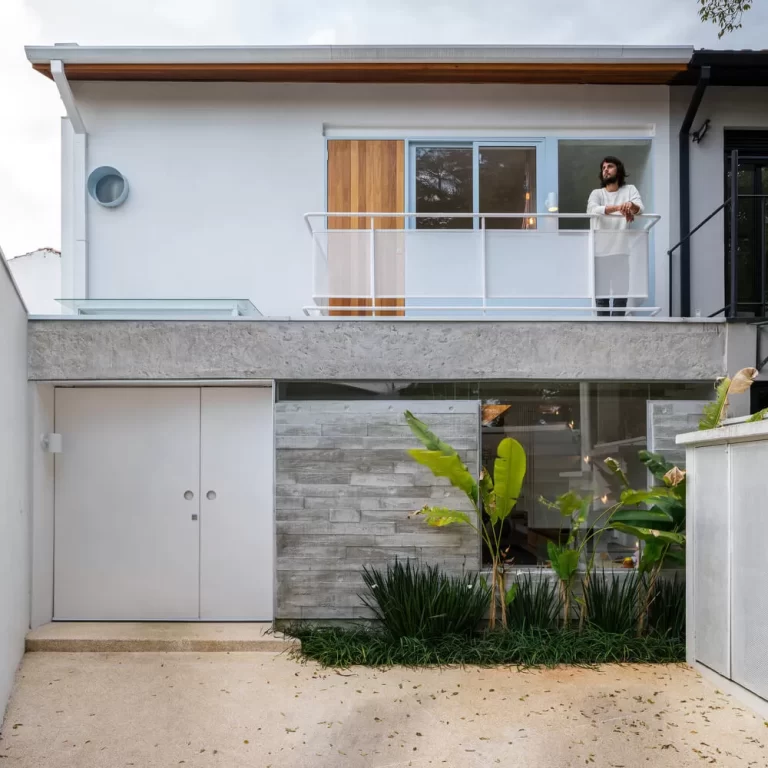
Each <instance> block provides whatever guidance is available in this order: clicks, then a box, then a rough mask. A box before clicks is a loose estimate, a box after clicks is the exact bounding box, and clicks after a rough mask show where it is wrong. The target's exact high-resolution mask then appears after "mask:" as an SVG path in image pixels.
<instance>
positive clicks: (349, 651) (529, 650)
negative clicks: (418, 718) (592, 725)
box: [285, 603, 685, 668]
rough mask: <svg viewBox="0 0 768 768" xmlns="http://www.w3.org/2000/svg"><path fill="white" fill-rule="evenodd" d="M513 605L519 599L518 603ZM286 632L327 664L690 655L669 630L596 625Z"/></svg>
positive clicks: (645, 659) (536, 662)
mask: <svg viewBox="0 0 768 768" xmlns="http://www.w3.org/2000/svg"><path fill="white" fill-rule="evenodd" d="M513 604H514V603H513ZM285 633H286V634H287V635H289V636H291V637H295V638H298V639H299V640H300V641H301V647H300V648H299V649H296V650H295V651H293V652H292V653H293V656H294V657H295V658H298V659H300V660H302V661H316V662H318V663H320V664H321V665H323V666H325V667H337V668H339V667H340V668H347V667H351V666H356V665H361V666H367V667H391V666H394V665H403V666H407V667H425V666H447V665H466V664H471V665H476V666H485V667H488V666H494V665H504V664H506V665H511V664H514V665H517V666H520V667H539V666H547V667H553V666H556V665H558V664H570V665H579V666H590V665H593V664H615V663H651V664H653V663H657V664H671V663H676V662H682V661H684V660H685V643H683V642H682V641H680V640H676V639H674V638H672V637H669V636H667V635H657V634H653V635H650V636H648V637H635V636H634V635H633V634H631V633H626V634H612V633H609V632H604V631H603V630H601V629H597V628H595V627H586V628H585V629H584V631H583V632H575V631H572V630H565V631H547V630H543V629H535V628H530V629H523V630H508V631H497V632H485V633H482V634H480V635H476V636H473V637H468V636H466V635H453V636H451V635H449V636H444V637H440V638H437V639H435V640H423V639H419V638H413V637H400V638H393V637H392V636H391V635H390V634H388V633H384V632H380V631H377V630H375V629H364V628H340V627H334V628H322V627H313V626H307V625H303V624H302V625H297V626H293V627H288V628H287V629H286V630H285Z"/></svg>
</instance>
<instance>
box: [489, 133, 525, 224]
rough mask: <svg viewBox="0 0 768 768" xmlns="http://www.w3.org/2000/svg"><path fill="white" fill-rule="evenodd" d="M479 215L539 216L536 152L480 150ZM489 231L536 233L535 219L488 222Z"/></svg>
mask: <svg viewBox="0 0 768 768" xmlns="http://www.w3.org/2000/svg"><path fill="white" fill-rule="evenodd" d="M478 162H479V163H480V168H479V178H480V213H535V212H536V148H535V147H480V151H479V161H478ZM485 226H486V229H535V228H536V219H535V218H534V217H529V218H520V219H503V218H500V219H486V221H485Z"/></svg>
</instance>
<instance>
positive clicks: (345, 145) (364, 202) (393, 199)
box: [328, 139, 405, 317]
mask: <svg viewBox="0 0 768 768" xmlns="http://www.w3.org/2000/svg"><path fill="white" fill-rule="evenodd" d="M404 174H405V142H403V141H399V140H381V141H379V140H346V139H345V140H341V139H339V140H332V141H329V142H328V211H329V212H334V211H336V212H347V211H348V212H350V213H358V212H359V213H361V214H365V213H367V212H369V213H401V212H403V211H404V210H405V177H404ZM370 226H371V220H370V216H365V215H361V216H354V217H353V216H350V217H332V216H331V217H328V228H329V229H341V230H349V229H360V230H369V228H370ZM375 227H376V229H377V230H401V229H403V227H404V219H403V218H402V217H399V216H398V217H389V218H379V219H377V220H376V221H375ZM332 237H333V236H332V235H330V236H329V243H328V262H329V272H330V278H329V284H330V292H331V293H334V292H337V293H347V292H348V291H347V290H344V289H342V290H340V289H339V288H340V287H346V286H348V285H353V286H355V287H356V288H358V289H360V288H361V287H362V286H363V285H364V286H365V289H366V290H365V291H362V290H359V292H361V293H363V292H365V293H367V292H368V290H367V288H368V285H369V281H370V274H369V272H370V270H369V264H368V263H367V260H365V259H362V258H361V257H360V253H361V247H363V246H364V244H365V245H367V243H368V242H369V240H370V235H369V234H368V233H367V232H366V233H360V235H359V240H358V241H357V243H355V242H350V239H348V238H345V240H344V242H338V243H334V242H333V240H332ZM379 240H380V241H383V242H381V245H379V242H378V241H377V251H376V253H377V268H376V280H377V286H378V290H377V294H378V295H381V294H382V293H384V294H401V293H402V292H403V284H404V262H403V249H402V247H401V246H402V237H400V238H398V236H397V235H395V234H394V233H393V237H392V239H391V240H390V239H388V238H387V239H384V238H379ZM357 246H360V247H357ZM356 292H358V291H356ZM329 303H330V305H332V306H333V307H340V308H341V307H351V308H354V309H333V310H331V311H330V314H332V315H342V316H347V317H348V316H350V315H353V316H370V315H371V309H370V307H371V300H370V299H368V298H344V299H332V300H331V301H330V302H329ZM404 304H405V302H404V301H403V299H387V298H380V299H376V308H377V310H376V314H377V315H380V314H386V315H403V314H405V313H404V311H403V309H401V307H403V306H404ZM365 307H368V309H364V308H365ZM381 307H383V308H385V309H383V310H382V309H379V308H381ZM387 308H391V309H389V311H387Z"/></svg>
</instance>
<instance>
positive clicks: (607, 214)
mask: <svg viewBox="0 0 768 768" xmlns="http://www.w3.org/2000/svg"><path fill="white" fill-rule="evenodd" d="M626 180H627V171H626V169H625V168H624V163H622V162H621V160H619V158H618V157H613V156H609V157H605V158H603V161H602V162H601V163H600V188H599V189H594V190H592V193H591V194H590V196H589V201H588V202H587V213H590V214H598V215H597V216H595V217H594V218H593V219H591V222H590V225H591V227H592V229H595V230H613V231H615V232H616V235H615V236H613V237H611V236H600V237H599V238H597V239H596V241H595V256H597V257H599V258H600V265H599V266H600V268H601V270H602V271H604V273H605V274H610V273H611V272H612V271H614V270H615V271H616V273H617V274H623V275H624V276H625V277H626V283H628V279H629V241H628V239H627V238H626V237H624V236H622V235H621V234H620V233H621V230H625V229H626V228H627V227H628V226H629V224H630V223H631V222H632V221H634V218H635V216H637V215H638V214H641V213H642V212H643V210H644V209H643V201H642V200H641V199H640V193H639V192H638V191H637V187H635V186H634V185H632V184H627V183H626ZM604 260H605V261H604ZM608 260H610V262H609V261H608ZM595 267H596V268H597V267H598V265H597V264H596V265H595ZM622 282H624V281H622ZM597 306H598V307H609V306H612V307H614V308H615V307H622V308H623V307H626V306H627V299H626V297H621V298H615V299H614V298H612V297H611V298H610V299H607V298H603V299H597ZM597 314H598V315H599V316H604V315H618V316H623V315H624V312H598V313H597Z"/></svg>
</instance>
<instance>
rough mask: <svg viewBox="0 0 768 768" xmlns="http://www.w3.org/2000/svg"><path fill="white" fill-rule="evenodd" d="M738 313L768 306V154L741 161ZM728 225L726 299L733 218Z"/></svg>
mask: <svg viewBox="0 0 768 768" xmlns="http://www.w3.org/2000/svg"><path fill="white" fill-rule="evenodd" d="M730 185H731V170H730V168H729V169H728V171H727V173H726V193H725V194H726V197H728V196H730V193H731V186H730ZM738 185H739V199H738V214H737V221H738V227H737V232H736V257H737V259H738V294H737V295H738V308H737V313H738V314H740V315H742V316H748V317H765V316H766V314H768V313H767V310H768V307H767V306H766V304H767V303H768V268H767V267H768V157H766V158H765V159H762V158H761V159H759V160H749V161H743V160H740V161H739V170H738ZM725 221H726V227H725V230H726V231H725V246H726V251H725V296H726V299H725V303H726V304H727V303H728V302H729V300H730V299H729V297H730V290H731V218H730V216H726V219H725Z"/></svg>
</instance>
